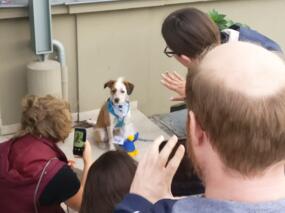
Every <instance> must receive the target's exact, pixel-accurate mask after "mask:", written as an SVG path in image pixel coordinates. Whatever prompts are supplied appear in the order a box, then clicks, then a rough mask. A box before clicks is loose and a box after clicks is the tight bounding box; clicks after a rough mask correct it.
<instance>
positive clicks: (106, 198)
mask: <svg viewBox="0 0 285 213" xmlns="http://www.w3.org/2000/svg"><path fill="white" fill-rule="evenodd" d="M136 168H137V162H136V161H135V160H134V159H132V158H131V157H130V156H129V155H128V154H127V153H126V152H124V151H109V152H106V153H105V154H103V155H101V156H100V157H99V158H98V159H97V160H96V161H95V162H94V163H93V164H92V166H91V167H90V169H89V172H88V176H87V180H86V184H85V189H84V194H83V200H82V205H81V209H80V213H91V212H92V213H112V212H113V211H114V208H115V206H116V204H117V203H119V202H120V201H121V200H122V199H123V197H124V196H125V195H126V194H127V193H129V190H130V186H131V183H132V180H133V177H134V175H135V172H136Z"/></svg>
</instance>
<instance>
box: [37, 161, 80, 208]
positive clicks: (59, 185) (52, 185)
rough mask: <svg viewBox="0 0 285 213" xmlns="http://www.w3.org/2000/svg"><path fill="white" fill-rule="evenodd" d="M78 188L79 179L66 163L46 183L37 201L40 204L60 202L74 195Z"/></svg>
mask: <svg viewBox="0 0 285 213" xmlns="http://www.w3.org/2000/svg"><path fill="white" fill-rule="evenodd" d="M79 188H80V181H79V179H78V178H77V176H76V174H75V172H73V171H72V169H71V168H70V167H69V166H68V165H65V166H63V167H62V168H61V169H60V170H59V171H58V172H57V173H56V175H55V176H54V177H53V179H51V181H50V182H49V183H48V184H47V186H46V188H45V189H44V191H43V192H42V194H41V196H40V198H39V203H40V205H52V204H58V203H61V202H63V201H66V200H68V199H69V198H70V197H72V196H73V195H75V194H76V193H77V192H78V190H79Z"/></svg>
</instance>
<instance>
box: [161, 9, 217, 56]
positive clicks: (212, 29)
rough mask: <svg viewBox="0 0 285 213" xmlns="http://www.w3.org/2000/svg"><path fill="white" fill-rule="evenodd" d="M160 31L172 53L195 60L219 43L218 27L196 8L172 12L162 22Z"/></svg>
mask: <svg viewBox="0 0 285 213" xmlns="http://www.w3.org/2000/svg"><path fill="white" fill-rule="evenodd" d="M161 31H162V36H163V38H164V40H165V42H166V44H167V46H168V47H169V48H170V49H171V50H172V51H173V52H175V53H176V54H177V55H182V54H184V55H186V56H188V57H190V58H196V57H198V56H200V55H201V54H202V53H203V52H204V51H205V50H207V49H208V48H210V47H212V46H213V45H217V44H219V43H220V31H219V29H218V26H217V25H216V24H215V23H214V22H213V21H212V20H211V19H210V18H209V17H208V15H207V14H205V13H204V12H202V11H200V10H198V9H196V8H185V9H180V10H177V11H174V12H173V13H171V14H170V15H168V16H167V17H166V19H165V20H164V22H163V24H162V29H161Z"/></svg>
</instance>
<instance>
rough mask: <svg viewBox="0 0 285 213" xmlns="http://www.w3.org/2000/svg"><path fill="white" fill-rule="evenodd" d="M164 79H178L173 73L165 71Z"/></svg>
mask: <svg viewBox="0 0 285 213" xmlns="http://www.w3.org/2000/svg"><path fill="white" fill-rule="evenodd" d="M164 79H165V80H167V81H168V82H179V81H180V79H178V78H176V76H175V75H174V74H173V73H169V72H167V73H165V75H164Z"/></svg>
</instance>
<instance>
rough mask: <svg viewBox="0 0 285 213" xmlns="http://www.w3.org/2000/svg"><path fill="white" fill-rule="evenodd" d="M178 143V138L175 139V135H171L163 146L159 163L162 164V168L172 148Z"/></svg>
mask: <svg viewBox="0 0 285 213" xmlns="http://www.w3.org/2000/svg"><path fill="white" fill-rule="evenodd" d="M177 141H178V138H177V137H176V135H173V136H172V137H171V138H170V139H169V140H168V141H167V142H166V144H165V146H164V147H163V149H162V150H161V151H160V155H159V157H160V159H161V163H162V164H163V166H165V165H166V163H167V161H168V159H169V156H170V154H171V152H172V150H173V148H174V147H175V145H176V143H177Z"/></svg>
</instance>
